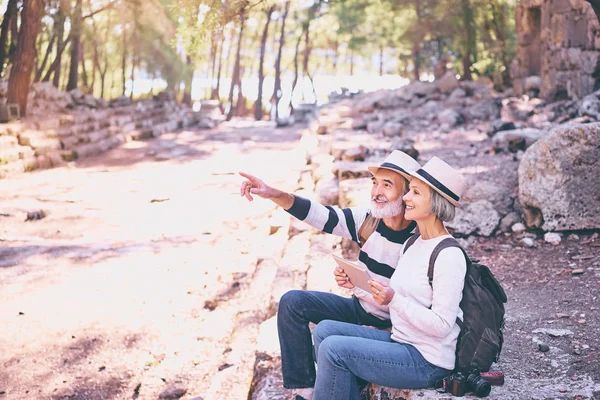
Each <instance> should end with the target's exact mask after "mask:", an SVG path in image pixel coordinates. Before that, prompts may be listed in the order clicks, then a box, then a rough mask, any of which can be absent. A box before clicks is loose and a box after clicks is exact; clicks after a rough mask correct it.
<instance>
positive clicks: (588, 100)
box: [579, 91, 600, 121]
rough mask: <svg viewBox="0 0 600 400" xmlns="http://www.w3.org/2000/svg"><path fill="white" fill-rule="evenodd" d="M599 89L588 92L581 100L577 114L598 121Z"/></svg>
mask: <svg viewBox="0 0 600 400" xmlns="http://www.w3.org/2000/svg"><path fill="white" fill-rule="evenodd" d="M599 97H600V91H598V92H594V93H592V94H589V95H587V96H585V97H584V98H583V100H581V105H580V106H579V114H580V115H582V116H586V115H587V116H589V117H592V118H594V119H595V120H597V121H600V98H599Z"/></svg>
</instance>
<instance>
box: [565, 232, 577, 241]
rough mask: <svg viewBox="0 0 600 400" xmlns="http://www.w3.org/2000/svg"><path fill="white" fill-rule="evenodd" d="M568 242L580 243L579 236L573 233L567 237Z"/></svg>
mask: <svg viewBox="0 0 600 400" xmlns="http://www.w3.org/2000/svg"><path fill="white" fill-rule="evenodd" d="M567 240H568V241H570V242H578V241H579V235H578V234H576V233H571V234H570V235H569V236H567Z"/></svg>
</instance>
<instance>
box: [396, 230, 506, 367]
mask: <svg viewBox="0 0 600 400" xmlns="http://www.w3.org/2000/svg"><path fill="white" fill-rule="evenodd" d="M418 237H419V234H415V235H413V236H411V237H410V238H409V239H408V240H407V241H406V245H405V246H404V252H406V250H407V249H408V248H409V247H410V246H412V244H413V243H414V242H415V241H416V240H417V238H418ZM448 247H458V248H459V249H460V250H461V251H462V252H463V254H464V255H465V259H466V260H467V274H466V276H465V286H464V289H463V293H462V300H461V302H460V308H461V310H462V311H463V320H462V321H461V320H460V319H459V318H456V323H457V324H458V326H459V327H460V334H459V335H458V342H457V344H456V364H455V369H456V370H458V371H468V370H471V369H473V368H476V369H478V370H479V371H480V372H484V371H489V369H490V366H491V365H492V363H494V362H496V361H498V358H499V356H500V351H501V350H502V343H503V340H504V338H503V334H502V330H503V328H504V303H506V301H507V298H506V293H505V292H504V289H502V286H500V283H499V282H498V280H496V278H495V277H494V275H493V274H492V272H491V271H490V269H489V268H488V267H486V266H485V265H482V264H479V263H478V262H477V260H471V259H470V258H469V256H467V253H466V252H465V250H464V249H463V248H462V247H461V246H460V244H459V243H458V242H457V241H456V239H454V238H446V239H444V240H442V241H441V242H440V243H439V244H438V245H437V246H436V247H435V248H434V249H433V252H432V253H431V257H430V258H429V270H428V271H427V276H428V277H429V284H430V285H432V282H433V269H434V265H435V260H436V259H437V256H438V255H439V254H440V252H441V251H442V250H443V249H446V248H448ZM432 287H433V285H432Z"/></svg>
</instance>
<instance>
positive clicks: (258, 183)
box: [240, 172, 294, 210]
mask: <svg viewBox="0 0 600 400" xmlns="http://www.w3.org/2000/svg"><path fill="white" fill-rule="evenodd" d="M240 175H241V176H243V177H244V178H246V180H245V181H244V182H242V185H241V187H240V195H241V196H246V198H247V199H248V200H249V201H253V200H254V197H252V195H253V194H255V195H257V196H259V197H262V198H263V199H269V200H271V201H272V202H273V203H275V204H277V205H278V206H280V207H283V209H285V210H289V209H290V208H291V207H292V206H293V205H294V196H293V195H292V194H291V193H287V192H284V191H281V190H279V189H276V188H274V187H271V186H269V185H267V184H266V183H264V182H263V181H262V180H260V179H258V178H257V177H255V176H252V175H250V174H247V173H245V172H240Z"/></svg>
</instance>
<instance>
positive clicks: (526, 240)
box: [519, 237, 537, 247]
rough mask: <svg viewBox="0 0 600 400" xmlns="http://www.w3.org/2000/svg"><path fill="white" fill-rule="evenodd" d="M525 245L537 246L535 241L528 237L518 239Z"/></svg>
mask: <svg viewBox="0 0 600 400" xmlns="http://www.w3.org/2000/svg"><path fill="white" fill-rule="evenodd" d="M519 243H521V244H522V245H523V246H525V247H537V243H536V242H535V240H533V239H532V238H530V237H524V238H523V239H521V240H520V241H519Z"/></svg>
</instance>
